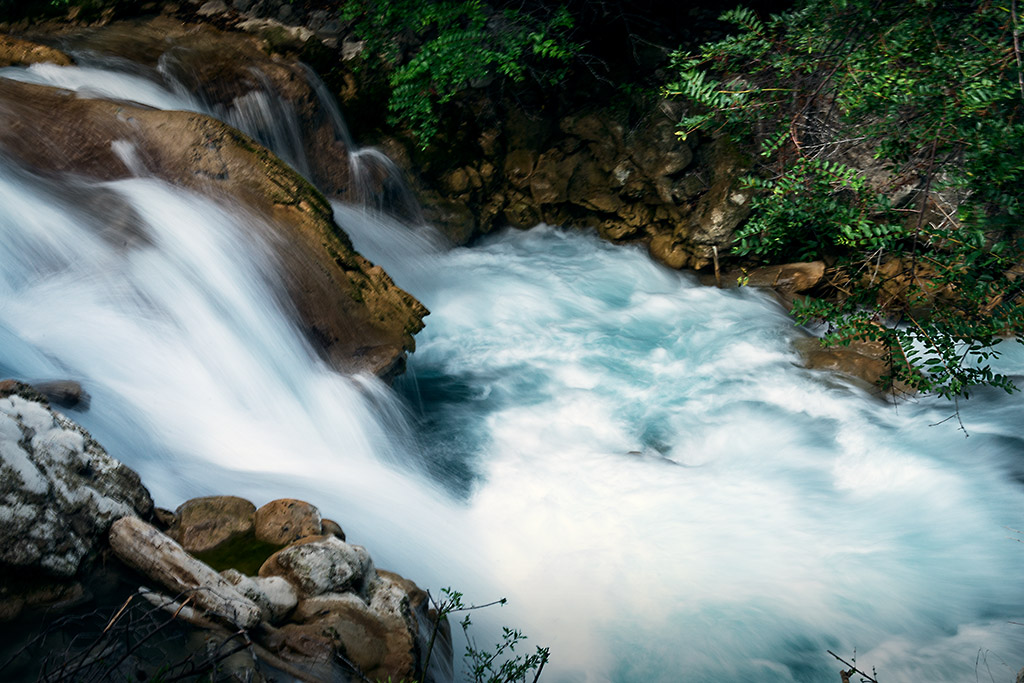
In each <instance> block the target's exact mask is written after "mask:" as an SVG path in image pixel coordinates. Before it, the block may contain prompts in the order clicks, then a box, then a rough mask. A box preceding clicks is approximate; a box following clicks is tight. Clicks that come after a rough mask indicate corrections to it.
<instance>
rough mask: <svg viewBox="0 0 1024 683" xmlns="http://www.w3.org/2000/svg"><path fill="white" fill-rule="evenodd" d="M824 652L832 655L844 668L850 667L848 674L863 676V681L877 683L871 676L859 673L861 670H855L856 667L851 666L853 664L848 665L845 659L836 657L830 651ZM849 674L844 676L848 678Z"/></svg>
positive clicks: (862, 672)
mask: <svg viewBox="0 0 1024 683" xmlns="http://www.w3.org/2000/svg"><path fill="white" fill-rule="evenodd" d="M826 652H828V653H829V654H830V655H832V656H833V657H835V658H836V659H838V660H839V661H840V662H842V663H843V664H845V665H846V666H848V667H850V673H855V674H860V675H861V676H863V677H864V678H865V679H867V680H868V681H871V683H878V681H877V680H876V679H875V678H873V677H872V676H869V675H868V674H867V673H865V672H864V671H861V670H860V669H858V668H857V667H856V666H855V665H853V664H850V663H849V662H848V661H846V660H845V659H843V658H842V657H840V656H839V655H837V654H836V653H835V652H832V650H826ZM850 673H847V674H846V675H847V677H849V675H850Z"/></svg>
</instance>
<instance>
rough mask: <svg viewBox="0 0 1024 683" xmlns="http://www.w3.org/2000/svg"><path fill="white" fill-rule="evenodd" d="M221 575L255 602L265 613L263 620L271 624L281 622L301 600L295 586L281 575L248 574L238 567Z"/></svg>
mask: <svg viewBox="0 0 1024 683" xmlns="http://www.w3.org/2000/svg"><path fill="white" fill-rule="evenodd" d="M220 575H221V576H223V577H224V578H225V579H227V580H228V582H229V583H231V584H233V585H234V587H235V590H237V591H238V592H239V593H241V594H242V595H244V596H245V597H247V598H249V599H250V600H252V601H253V602H255V603H256V604H257V605H258V606H259V608H260V611H261V612H262V613H263V620H264V621H267V622H270V623H271V624H277V623H280V622H281V621H282V620H283V619H284V618H285V617H286V616H288V614H289V613H290V612H291V611H292V610H293V609H295V605H296V604H298V602H299V596H298V594H297V593H296V592H295V587H294V586H292V585H291V584H290V583H288V581H287V580H286V579H284V578H282V577H280V576H268V577H262V576H255V577H254V576H246V575H245V574H243V573H242V572H240V571H238V570H236V569H227V570H225V571H222V572H221V573H220Z"/></svg>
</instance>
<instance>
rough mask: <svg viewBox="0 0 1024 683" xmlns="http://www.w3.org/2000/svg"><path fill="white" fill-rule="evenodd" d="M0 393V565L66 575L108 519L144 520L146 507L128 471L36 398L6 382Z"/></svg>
mask: <svg viewBox="0 0 1024 683" xmlns="http://www.w3.org/2000/svg"><path fill="white" fill-rule="evenodd" d="M3 393H4V394H6V395H5V396H4V397H3V398H0V522H2V523H0V565H4V566H6V567H16V568H19V569H21V570H22V571H33V572H41V573H42V574H48V575H51V576H72V575H74V574H75V573H76V572H77V571H78V570H79V568H80V567H81V566H82V564H83V562H84V561H85V560H86V558H87V557H89V556H91V555H93V554H94V553H95V552H96V551H97V550H98V547H99V545H100V543H101V542H102V539H103V537H104V535H105V534H106V532H107V529H108V528H109V527H110V525H111V524H112V523H113V522H114V520H116V519H118V518H120V517H124V516H126V515H135V514H141V515H148V514H150V512H151V511H152V509H153V501H152V499H151V498H150V496H149V492H148V491H147V490H146V489H145V488H144V487H143V486H142V484H141V482H140V481H139V477H138V475H137V474H136V473H135V472H133V471H132V470H130V469H129V468H127V467H125V466H124V465H122V464H121V463H120V462H118V461H117V460H115V459H114V458H111V457H110V456H109V455H107V453H106V451H104V450H103V448H102V447H101V446H100V445H99V444H98V443H96V441H94V440H93V439H92V437H91V436H90V435H89V433H88V432H86V431H85V430H84V429H82V428H81V427H79V426H78V425H76V424H75V423H74V422H72V421H71V420H69V419H67V418H66V417H64V416H63V415H61V414H59V413H56V412H54V411H53V410H51V409H50V408H49V406H48V405H47V404H46V402H45V399H43V398H42V397H41V396H40V395H39V393H38V392H36V391H35V390H33V389H31V388H30V387H28V386H26V385H20V384H17V383H6V384H5V385H4V389H3ZM40 399H41V400H40Z"/></svg>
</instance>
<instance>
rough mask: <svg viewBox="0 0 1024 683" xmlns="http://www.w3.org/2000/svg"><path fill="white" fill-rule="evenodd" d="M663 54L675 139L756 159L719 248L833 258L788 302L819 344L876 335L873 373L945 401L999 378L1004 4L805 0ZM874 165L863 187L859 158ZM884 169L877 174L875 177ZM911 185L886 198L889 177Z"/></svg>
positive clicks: (1019, 87)
mask: <svg viewBox="0 0 1024 683" xmlns="http://www.w3.org/2000/svg"><path fill="white" fill-rule="evenodd" d="M722 19H723V20H725V21H728V22H731V23H732V24H734V25H735V26H736V27H737V32H736V33H735V35H732V36H730V37H728V38H726V39H724V40H721V41H718V42H715V43H712V44H708V45H705V46H703V47H702V48H701V49H700V50H698V51H696V52H681V53H677V54H676V55H675V56H674V59H673V68H674V73H675V82H674V83H672V84H671V85H670V86H669V87H668V88H667V89H666V92H667V93H668V94H669V95H671V96H675V97H679V98H682V99H685V100H686V101H687V102H688V103H689V112H688V113H687V115H686V116H685V117H683V119H682V122H681V128H680V131H679V134H680V136H681V137H684V138H685V137H687V136H690V135H695V134H704V135H709V134H710V135H729V136H732V137H734V138H736V139H737V140H739V141H741V142H745V143H747V144H749V145H753V146H755V147H756V148H757V151H758V152H759V153H760V159H761V164H760V166H759V168H758V169H757V172H756V173H755V174H754V175H752V176H751V177H750V178H748V179H747V180H746V182H747V183H748V184H749V185H750V186H751V187H753V188H755V189H756V190H758V194H757V196H756V198H755V200H754V205H753V212H752V217H751V219H750V221H749V222H748V223H747V224H746V225H745V226H744V227H743V228H741V230H740V231H739V232H738V233H737V235H736V243H735V245H734V247H733V254H734V255H736V256H740V257H745V258H753V259H756V260H762V261H769V262H779V261H786V260H808V259H825V260H827V261H828V262H830V263H832V262H834V263H835V264H836V267H835V269H834V273H835V275H834V277H833V281H834V283H835V284H836V287H837V296H836V297H834V298H831V299H829V300H826V301H816V302H808V303H805V304H804V305H802V306H800V307H798V308H797V315H798V319H799V320H800V321H801V322H808V321H809V320H811V319H814V318H821V319H824V320H826V321H828V322H829V323H830V325H831V332H830V334H829V335H828V337H827V338H826V341H827V342H828V343H849V342H850V341H852V340H869V341H878V342H882V343H883V344H885V345H886V347H887V348H888V349H889V353H890V359H891V363H890V368H891V373H890V375H889V377H888V378H887V381H889V382H890V383H891V382H896V381H899V382H903V383H905V384H908V385H910V386H911V387H914V388H916V389H919V390H922V391H928V392H934V393H938V394H941V395H943V396H946V397H950V398H955V397H958V396H967V395H968V393H969V389H970V388H971V387H972V386H976V385H994V386H997V387H1002V388H1004V389H1006V390H1007V391H1012V390H1013V388H1014V387H1013V384H1012V383H1011V381H1010V380H1009V378H1007V377H1005V376H1003V375H1000V374H998V373H995V372H994V371H993V370H992V369H991V367H990V361H991V360H992V359H993V357H995V356H996V355H998V354H997V351H998V349H997V348H996V347H997V345H998V344H999V343H1000V342H1001V341H1002V340H1003V339H1004V338H1006V337H1011V338H1016V339H1017V340H1018V341H1022V342H1024V338H1022V332H1024V312H1022V303H1021V301H1022V299H1021V297H1022V285H1024V267H1022V266H1021V263H1022V261H1024V258H1022V256H1024V230H1022V228H1021V222H1020V215H1021V192H1020V188H1021V187H1022V186H1024V71H1022V65H1021V53H1020V42H1021V41H1020V26H1019V17H1018V16H1017V12H1016V2H1015V1H1014V2H1011V3H1010V4H1009V6H1006V5H1000V4H996V3H991V2H967V1H963V0H960V1H954V2H937V1H936V0H913V1H908V2H875V1H872V0H806V1H805V2H803V3H801V4H800V5H798V6H797V8H796V9H795V10H793V11H791V12H787V13H785V14H783V15H778V16H772V17H770V18H768V19H767V20H762V19H760V18H759V17H758V16H757V15H756V14H755V13H753V12H752V11H750V10H747V9H744V8H739V9H736V10H732V11H730V12H726V13H725V14H724V15H723V16H722ZM865 156H873V157H874V159H873V160H872V159H868V163H870V164H871V165H874V166H876V167H877V168H881V169H885V171H886V172H887V173H888V175H889V181H888V182H887V183H878V182H877V180H876V181H875V182H874V183H873V184H872V183H869V182H868V178H867V177H866V176H865V175H864V174H863V173H862V172H861V171H860V170H858V169H857V168H856V166H858V165H863V164H862V163H850V162H848V161H847V160H848V159H857V160H860V161H863V159H864V157H865ZM882 175H884V173H878V171H877V169H876V172H875V178H876V179H877V177H879V176H882ZM908 180H909V181H910V182H912V183H913V184H915V186H916V187H915V190H914V192H913V193H911V195H910V196H909V197H907V198H906V199H905V201H903V202H902V203H897V205H895V206H894V205H892V204H891V203H890V202H889V197H891V196H897V195H898V193H896V192H895V191H894V188H896V187H898V186H899V185H900V184H901V183H903V184H906V183H907V182H908Z"/></svg>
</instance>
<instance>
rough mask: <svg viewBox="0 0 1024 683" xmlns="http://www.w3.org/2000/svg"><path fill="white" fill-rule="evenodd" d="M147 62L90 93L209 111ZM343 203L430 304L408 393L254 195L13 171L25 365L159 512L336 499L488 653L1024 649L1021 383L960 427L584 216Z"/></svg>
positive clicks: (616, 658)
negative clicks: (507, 225)
mask: <svg viewBox="0 0 1024 683" xmlns="http://www.w3.org/2000/svg"><path fill="white" fill-rule="evenodd" d="M48 68H53V69H56V68H55V67H48ZM15 71H17V72H18V73H19V74H27V73H34V74H38V73H39V72H40V71H44V72H45V69H44V70H41V69H38V68H36V69H33V70H30V71H25V70H4V71H0V76H2V75H8V74H11V73H14V72H15ZM75 73H76V72H73V71H59V70H58V71H55V74H56V76H54V78H57V77H60V78H66V77H70V75H72V74H75ZM78 73H81V72H78ZM87 76H88V75H87ZM21 77H25V78H27V77H28V76H21ZM75 77H76V78H77V75H76V76H75ZM89 78H93V80H92V81H88V79H89ZM130 78H132V77H129V76H126V75H124V74H117V73H113V72H110V71H109V70H102V69H97V70H96V71H95V77H93V76H88V77H87V78H85V79H84V80H83V81H82V82H83V83H86V81H88V83H86V85H82V86H80V89H82V90H83V91H84V92H83V95H89V94H90V92H91V93H92V94H96V92H97V90H98V89H99V87H100V86H99V83H98V81H96V80H95V79H103V80H104V82H110V83H112V84H113V85H111V86H110V87H111V88H112V89H113V90H112V91H111V92H106V91H104V95H105V96H108V97H111V96H116V97H118V98H122V99H138V100H144V101H145V102H146V103H148V104H150V105H151V106H158V107H178V108H184V107H187V106H194V107H196V108H199V105H198V104H197V103H196V102H197V101H192V100H189V99H188V98H187V97H185V96H184V95H182V94H180V93H179V94H174V93H173V92H172V91H171V90H170V89H168V88H161V87H159V86H154V87H156V90H153V91H151V92H150V94H148V95H143V94H141V91H137V90H135V89H134V88H136V87H140V86H139V85H138V84H133V83H129V79H130ZM147 82H149V83H152V82H153V81H151V80H147ZM65 86H66V87H67V86H70V82H68V83H66V84H65ZM115 86H116V88H115ZM90 88H91V90H90ZM115 93H116V94H115ZM132 93H138V94H136V95H135V96H134V97H133V95H132ZM165 97H166V98H167V99H166V101H165V100H164V99H163V98H165ZM175 98H177V99H175ZM254 101H255V100H254ZM190 102H191V105H189V103H190ZM257 110H267V111H271V110H273V109H272V108H267V107H255V108H253V109H252V110H251V111H257ZM125 154H130V149H126V150H125ZM334 208H335V213H336V218H337V221H338V223H339V224H340V225H341V226H342V227H343V228H344V229H345V231H346V232H347V233H348V234H349V235H350V236H351V237H352V239H353V241H354V243H355V245H356V247H357V249H359V250H360V251H361V252H362V253H364V255H366V256H367V257H369V258H370V259H372V260H374V261H375V262H377V263H379V264H381V265H382V266H384V268H385V269H386V270H388V272H389V273H391V275H392V276H393V277H394V278H395V280H396V282H397V283H398V285H399V286H402V287H404V288H405V289H407V290H408V291H410V292H411V293H413V294H414V295H415V296H417V297H418V298H420V299H421V300H422V301H423V302H424V303H425V304H426V305H427V307H428V308H429V309H430V310H431V311H432V315H431V317H430V318H429V319H428V326H427V328H426V329H425V330H424V331H423V332H422V333H420V334H419V335H418V338H417V340H418V341H417V344H418V349H417V351H416V353H415V354H413V356H412V358H411V359H410V364H409V371H408V373H407V375H406V376H405V377H404V378H402V379H401V380H400V381H399V383H398V384H397V386H396V387H395V389H394V390H391V389H388V388H386V387H385V386H384V385H383V384H381V383H380V382H379V381H378V380H376V379H375V378H368V377H355V378H346V377H342V376H339V375H337V374H335V373H333V372H331V371H330V370H329V369H327V368H326V367H325V366H324V365H323V364H322V363H321V362H320V361H319V360H318V359H317V358H316V355H315V354H314V353H313V352H312V350H311V349H309V348H308V347H307V345H306V343H305V342H304V341H303V339H302V337H301V335H300V334H299V333H298V331H297V329H296V326H295V323H294V321H293V318H292V313H291V311H290V310H289V307H288V306H287V304H285V303H284V297H283V296H282V293H281V289H280V279H281V278H280V273H279V272H278V269H279V264H278V263H276V261H275V259H274V256H273V253H272V251H271V250H270V249H269V248H268V247H267V245H266V244H264V243H262V242H261V240H260V239H259V238H258V232H257V233H256V236H255V237H254V233H253V232H252V226H253V225H254V224H258V223H259V222H260V221H261V220H264V219H263V218H261V217H259V216H252V215H250V214H248V213H247V210H246V209H245V207H239V206H231V205H229V204H226V203H223V202H217V201H214V200H211V199H208V198H204V197H200V196H198V195H196V194H192V193H189V192H187V191H185V190H182V189H180V188H176V187H172V186H170V185H167V184H166V183H163V182H161V181H158V180H155V179H152V178H145V177H143V178H135V179H130V180H122V181H115V182H108V183H90V182H86V181H82V180H77V179H73V178H62V179H42V178H39V177H36V176H33V175H31V174H29V173H27V172H25V171H22V170H20V169H18V168H16V167H14V166H12V165H11V164H9V163H7V162H5V161H4V162H0V263H2V268H0V273H2V276H0V348H2V349H3V353H2V355H0V371H2V374H3V375H5V376H17V377H23V378H27V379H44V378H55V377H61V378H63V377H70V378H72V379H78V380H80V381H82V383H83V384H84V385H85V387H86V388H87V389H88V390H89V391H90V392H91V393H92V395H93V400H92V407H91V410H90V411H89V412H87V413H82V414H76V415H74V417H75V418H76V419H79V420H80V421H81V422H82V423H83V424H84V425H85V426H86V427H88V428H89V429H90V430H91V431H92V432H93V434H94V436H95V437H96V438H97V439H98V440H99V441H100V442H101V443H103V444H104V445H105V446H106V447H107V448H108V449H109V450H110V452H111V454H112V455H114V456H116V457H118V458H119V459H121V460H122V461H124V462H125V463H126V464H128V465H130V466H132V467H133V468H135V469H137V470H138V471H139V472H140V474H141V475H142V476H143V480H144V481H145V482H146V484H147V485H148V486H149V487H150V488H151V490H153V492H154V494H155V497H156V499H157V502H158V504H162V505H165V506H172V507H173V506H175V505H177V503H178V502H180V501H181V500H182V499H183V498H186V497H190V496H196V495H202V494H208V493H211V494H212V493H231V494H236V495H243V496H247V497H249V498H252V499H253V500H254V501H256V502H257V503H259V502H262V501H265V500H269V499H271V498H274V497H279V496H290V497H302V498H306V499H308V500H310V501H313V502H315V503H316V504H317V505H318V506H319V507H320V508H321V509H322V510H323V511H324V513H325V514H326V515H328V516H330V517H333V518H336V519H339V520H340V521H341V522H342V523H343V525H344V526H345V527H346V530H347V531H348V532H349V537H350V538H351V539H352V540H353V541H354V542H357V543H361V542H365V543H366V544H368V545H371V544H372V547H373V548H374V555H375V557H376V558H377V559H378V562H379V563H380V564H381V565H382V566H384V567H390V568H394V569H396V570H398V571H401V572H402V573H404V574H406V575H408V576H410V577H412V578H414V579H416V580H417V581H418V582H420V583H421V584H426V586H427V587H430V588H431V589H432V590H433V591H434V592H435V593H436V591H437V589H438V588H439V587H441V586H445V585H451V586H454V587H456V588H457V589H459V590H461V591H463V592H465V593H467V595H468V596H469V597H470V598H471V599H472V600H474V601H477V602H484V601H487V600H490V599H494V598H497V597H501V596H505V597H507V598H508V599H509V606H507V607H504V608H501V609H494V610H491V611H489V612H486V613H481V614H480V615H479V616H475V617H474V621H475V622H477V623H478V628H479V631H478V633H477V635H478V638H480V644H483V643H485V642H486V641H487V639H488V638H492V637H493V638H496V637H497V636H496V635H495V630H494V627H495V626H497V625H499V624H509V625H512V626H515V627H517V628H521V629H523V630H524V631H525V632H526V633H527V634H528V635H529V636H530V638H531V642H536V643H539V644H544V645H549V646H550V647H551V649H552V662H551V664H550V665H549V667H547V668H545V675H544V679H545V680H552V681H594V682H597V681H621V682H623V683H626V682H639V681H677V680H692V681H750V680H759V681H821V680H835V679H836V678H838V674H837V671H838V669H839V664H838V662H836V661H835V660H833V659H832V658H831V657H830V656H828V655H827V654H826V650H828V649H832V650H834V651H836V652H837V653H839V654H840V655H852V654H853V651H854V649H856V653H857V658H858V663H860V664H862V665H864V666H867V667H871V666H874V667H876V668H877V669H878V671H879V676H880V678H881V679H882V680H885V681H907V682H910V681H921V680H931V681H961V680H964V679H968V678H972V677H974V676H975V675H976V674H977V675H978V676H985V677H987V676H988V672H989V671H991V672H992V675H993V676H994V677H995V678H996V679H1001V680H1011V679H1012V678H1013V675H1015V672H1016V670H1017V669H1019V668H1020V667H1021V666H1022V665H1024V654H1022V653H1024V626H1019V625H1016V624H1014V623H1011V622H1015V621H1017V622H1019V621H1024V585H1022V582H1021V580H1020V578H1021V577H1020V574H1019V572H1020V565H1021V562H1020V560H1021V558H1022V557H1024V546H1022V545H1021V544H1020V543H1017V542H1015V541H1016V538H1015V533H1014V532H1013V531H1012V530H1013V529H1022V528H1024V488H1022V485H1021V479H1022V474H1024V468H1022V464H1021V462H1022V461H1021V456H1022V455H1024V439H1022V437H1021V434H1020V430H1019V424H1020V417H1021V415H1022V414H1024V410H1022V408H1024V401H1022V399H1021V396H1020V395H1019V394H1018V395H1014V396H1009V397H1008V396H1006V395H999V394H996V393H986V392H979V394H978V395H977V396H976V397H975V398H972V399H971V400H970V401H969V402H967V403H965V404H962V406H961V407H962V410H963V417H964V421H965V423H966V424H967V426H968V429H969V431H970V434H971V436H970V437H969V438H967V439H965V438H964V437H963V435H962V434H961V433H959V432H958V430H957V424H956V422H955V421H946V422H943V423H942V424H937V426H931V425H935V424H936V423H940V422H942V421H943V420H944V419H945V418H947V417H948V416H949V415H950V412H951V410H952V407H951V406H950V405H949V404H946V403H943V402H940V401H933V400H916V401H911V402H907V403H903V404H901V405H900V406H899V407H898V409H894V408H893V407H892V406H887V405H885V404H884V403H882V402H880V401H878V400H877V399H875V398H873V397H871V396H870V395H868V394H867V393H865V392H864V391H862V390H860V389H858V388H856V387H854V386H851V385H849V384H847V383H846V382H844V381H842V380H839V379H837V378H835V377H832V376H830V375H827V374H823V373H817V372H811V371H807V370H803V369H801V368H799V367H798V365H797V357H796V354H795V352H793V351H792V350H791V346H790V342H791V341H792V340H793V338H795V337H796V336H797V335H798V334H799V331H798V330H796V329H795V328H794V327H793V325H792V322H791V321H790V319H789V318H788V317H787V316H786V315H785V313H784V312H783V311H782V310H781V308H780V307H779V306H778V305H777V304H775V303H774V302H773V301H772V300H771V299H770V298H769V297H767V296H765V295H762V294H760V293H758V292H756V291H749V290H744V289H740V290H731V291H721V290H717V289H713V288H705V287H700V286H698V285H697V284H696V283H695V282H694V281H693V279H692V278H690V277H689V276H687V275H684V274H680V273H677V272H673V271H669V270H667V269H665V268H663V267H661V266H658V265H656V264H654V263H652V262H651V261H650V260H649V259H648V258H647V256H646V255H645V254H643V253H642V252H641V251H639V250H636V249H632V248H621V247H613V246H611V245H609V244H607V243H604V242H601V241H600V240H598V239H597V238H596V237H595V236H593V235H589V234H586V233H581V232H570V231H564V230H560V229H557V228H553V227H546V226H541V227H538V228H536V229H534V230H532V231H527V232H507V233H503V234H500V235H496V236H492V237H491V238H489V239H487V240H485V241H484V242H483V243H481V244H479V245H477V246H475V247H473V248H470V249H466V248H459V249H454V250H449V249H446V248H445V247H443V246H442V244H441V242H440V240H437V239H436V238H434V237H432V234H431V232H430V231H429V228H423V227H420V228H417V227H410V226H406V225H401V224H398V223H395V222H394V221H391V220H389V219H386V218H383V217H380V216H378V215H376V214H374V213H371V212H368V211H367V210H364V209H361V208H355V207H352V206H347V205H343V204H336V205H335V207H334ZM114 209H116V210H117V212H118V214H119V215H121V216H123V217H124V220H122V221H121V222H120V223H118V225H117V226H114V227H112V226H111V222H110V220H109V217H110V215H111V213H112V211H113V210H114ZM1004 363H1005V371H1007V372H1010V373H1012V374H1014V373H1015V374H1017V375H1024V355H1022V354H1019V353H1018V354H1016V355H1014V356H1011V357H1008V358H1006V359H1004Z"/></svg>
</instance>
